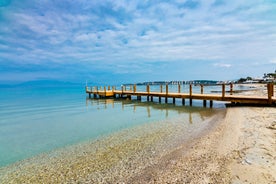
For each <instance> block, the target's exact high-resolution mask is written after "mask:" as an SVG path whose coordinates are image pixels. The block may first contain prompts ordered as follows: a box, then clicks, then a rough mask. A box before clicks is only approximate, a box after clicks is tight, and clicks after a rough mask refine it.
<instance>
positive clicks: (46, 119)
mask: <svg viewBox="0 0 276 184" xmlns="http://www.w3.org/2000/svg"><path fill="white" fill-rule="evenodd" d="M0 102H1V103H0V109H1V110H0V118H1V119H0V145H1V147H0V167H4V166H8V165H10V164H13V163H15V162H19V161H21V160H24V159H28V158H32V157H35V156H37V155H39V154H42V153H48V152H52V151H54V150H56V149H58V150H60V149H62V148H64V149H65V148H66V147H68V146H72V145H78V144H81V143H84V142H87V141H92V142H93V141H95V140H101V139H104V138H105V137H107V136H109V135H113V134H114V133H116V132H120V131H126V130H130V129H132V128H135V127H139V126H145V127H150V126H149V125H152V124H156V123H157V122H166V123H167V124H168V123H170V122H172V127H171V129H175V128H176V127H177V126H174V125H176V124H177V125H179V123H180V122H181V123H182V126H181V127H182V128H183V130H184V129H185V130H187V131H188V130H190V131H191V130H192V129H195V128H196V127H197V126H195V125H198V124H200V123H202V122H204V121H205V120H206V119H208V118H210V117H212V115H214V114H215V113H216V112H217V109H216V108H214V109H208V108H202V107H201V105H202V102H200V101H199V102H195V103H194V104H193V105H195V106H197V107H183V106H181V105H180V104H181V102H180V101H177V102H176V105H173V104H159V103H157V102H145V101H144V99H142V102H138V101H135V100H132V101H127V100H117V99H115V100H113V99H87V97H86V94H85V91H84V89H83V88H82V87H63V88H35V87H28V88H24V87H23V88H3V89H1V92H0ZM169 102H170V101H169ZM214 105H215V107H218V108H220V107H223V105H221V104H214ZM173 122H174V123H173ZM184 125H185V126H184ZM202 127H204V126H202ZM197 129H198V128H197ZM134 132H135V131H134ZM183 132H184V131H183ZM184 137H185V136H184ZM186 137H187V136H186ZM123 139H124V138H123ZM114 140H115V139H114Z"/></svg>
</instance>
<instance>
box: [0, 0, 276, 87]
mask: <svg viewBox="0 0 276 184" xmlns="http://www.w3.org/2000/svg"><path fill="white" fill-rule="evenodd" d="M275 70H276V1H275V0H243V1H241V0H231V1H229V0H227V1H226V0H174V1H170V0H166V1H161V0H76V1H72V0H39V1H36V0H0V83H7V82H24V81H32V80H60V81H72V82H83V81H88V82H91V83H102V84H114V83H129V82H133V83H135V82H143V81H161V80H168V81H169V80H193V79H206V80H207V79H208V80H233V79H238V78H240V77H246V76H253V77H258V76H259V77H262V76H263V74H264V73H269V72H274V71H275Z"/></svg>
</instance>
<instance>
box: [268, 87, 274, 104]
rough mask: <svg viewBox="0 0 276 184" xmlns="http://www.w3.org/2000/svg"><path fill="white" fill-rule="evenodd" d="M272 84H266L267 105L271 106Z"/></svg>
mask: <svg viewBox="0 0 276 184" xmlns="http://www.w3.org/2000/svg"><path fill="white" fill-rule="evenodd" d="M273 87H274V86H273V84H272V83H268V84H267V95H268V104H272V96H273V91H274V89H273Z"/></svg>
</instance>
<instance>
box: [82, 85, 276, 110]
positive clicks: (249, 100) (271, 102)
mask: <svg viewBox="0 0 276 184" xmlns="http://www.w3.org/2000/svg"><path fill="white" fill-rule="evenodd" d="M221 87H222V90H221V94H218V93H216V94H204V93H203V89H204V86H203V85H200V88H201V89H200V93H196V94H194V93H193V91H192V90H193V86H192V84H190V87H189V93H181V91H180V89H181V86H180V85H178V92H169V90H168V85H166V90H165V91H163V90H162V89H163V87H162V85H161V86H160V92H156V91H150V85H147V86H146V91H137V90H136V85H133V86H130V87H129V89H128V90H127V89H126V86H122V87H121V90H116V89H115V87H112V89H111V88H110V87H108V88H106V87H104V88H103V89H102V88H100V89H99V88H98V87H90V88H89V87H86V93H87V94H88V95H89V98H91V95H93V97H94V98H97V97H99V98H107V97H109V98H110V97H113V98H117V97H125V98H129V99H132V98H133V97H135V96H136V98H137V100H141V97H142V96H145V97H146V98H147V101H153V98H154V97H155V98H158V99H159V102H161V98H164V99H165V103H167V102H168V98H172V99H173V103H175V99H176V98H179V99H182V104H183V105H185V99H189V105H190V106H192V103H193V100H203V106H204V107H206V106H207V101H209V102H210V103H209V104H210V107H212V106H213V101H223V102H229V103H231V104H233V105H235V104H241V105H242V104H246V105H268V106H275V105H276V98H275V96H274V84H273V83H268V84H267V96H249V95H248V96H246V95H234V92H235V91H234V90H233V85H232V84H230V91H229V93H226V90H225V84H222V85H221Z"/></svg>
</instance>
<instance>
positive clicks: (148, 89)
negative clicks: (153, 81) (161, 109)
mask: <svg viewBox="0 0 276 184" xmlns="http://www.w3.org/2000/svg"><path fill="white" fill-rule="evenodd" d="M147 93H148V95H147V101H149V93H150V86H149V85H147Z"/></svg>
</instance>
